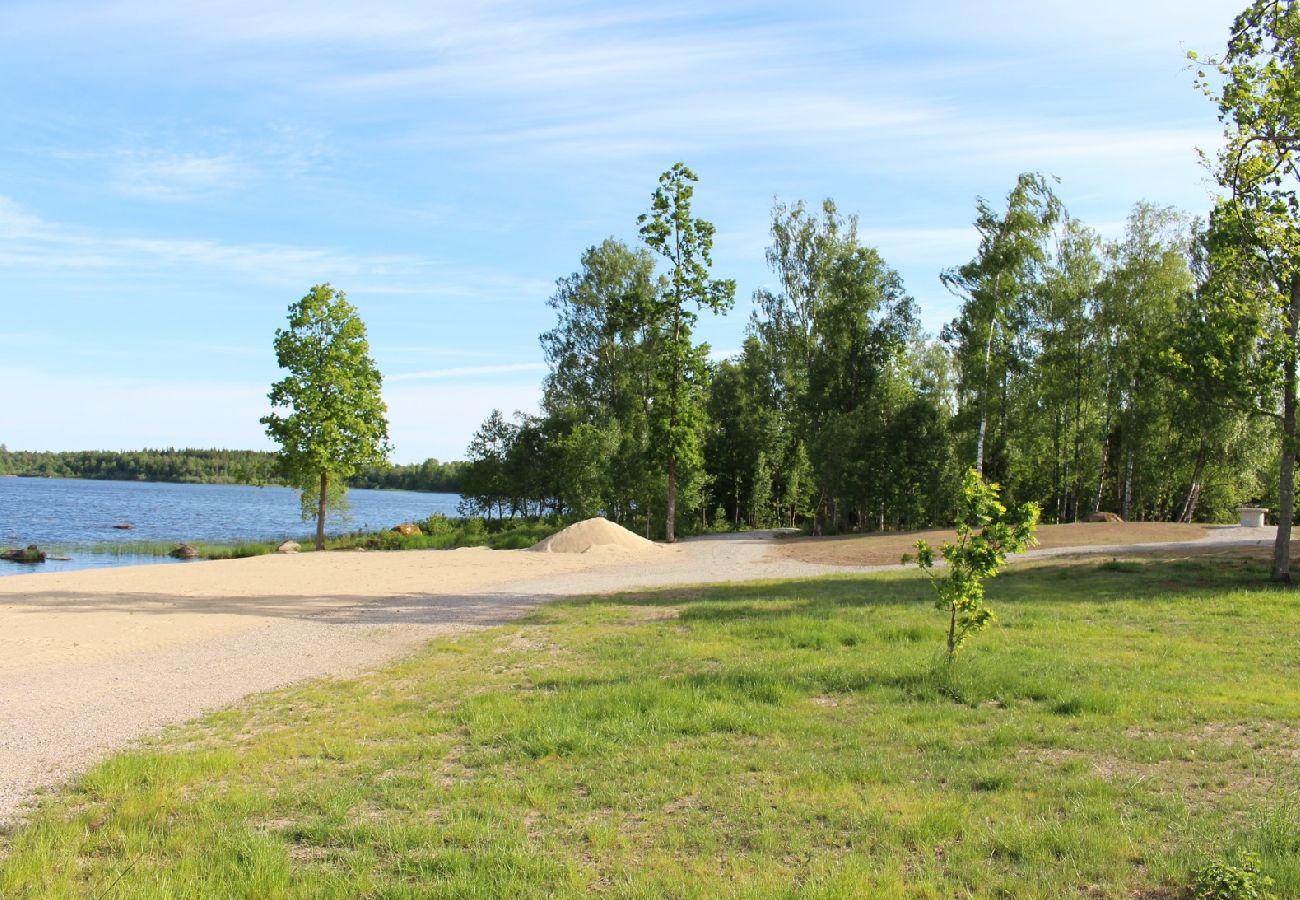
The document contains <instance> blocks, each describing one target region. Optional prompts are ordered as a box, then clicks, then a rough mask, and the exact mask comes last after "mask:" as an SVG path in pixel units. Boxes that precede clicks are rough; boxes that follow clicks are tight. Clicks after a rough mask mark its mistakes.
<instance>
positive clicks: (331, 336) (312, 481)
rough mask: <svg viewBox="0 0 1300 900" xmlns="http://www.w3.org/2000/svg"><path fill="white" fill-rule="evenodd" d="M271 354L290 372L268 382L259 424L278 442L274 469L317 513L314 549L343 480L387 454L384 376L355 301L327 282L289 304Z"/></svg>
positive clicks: (307, 509) (307, 511)
mask: <svg viewBox="0 0 1300 900" xmlns="http://www.w3.org/2000/svg"><path fill="white" fill-rule="evenodd" d="M275 356H276V360H277V361H278V362H279V364H280V368H282V369H286V370H287V371H288V373H289V374H288V375H286V376H285V377H284V378H282V379H281V380H279V381H277V382H276V383H275V384H273V385H271V393H270V399H271V407H272V412H271V413H270V414H269V415H266V416H263V417H262V419H261V422H262V424H263V425H265V426H266V433H267V434H268V435H269V436H270V437H271V438H272V439H273V440H275V441H276V442H277V443H279V445H280V453H279V465H280V468H281V470H282V471H283V472H284V474H285V476H286V477H287V478H288V480H289V481H290V483H292V484H294V485H296V486H297V487H298V488H299V489H300V490H301V491H302V504H303V518H304V519H310V518H313V517H314V518H315V519H316V549H318V550H321V549H324V547H325V514H326V509H327V507H328V506H329V505H330V504H331V502H333V503H334V504H337V503H339V502H341V501H342V500H343V499H344V496H345V493H346V490H347V488H346V483H345V482H346V479H347V478H349V477H350V476H352V475H354V474H356V472H357V471H358V470H360V469H362V468H364V467H366V466H372V465H378V464H381V463H383V462H385V461H386V460H387V458H388V453H389V451H390V447H389V444H388V419H387V412H388V410H387V407H386V406H385V405H384V401H383V397H382V396H381V395H380V388H381V385H382V382H383V378H382V376H381V375H380V374H379V369H378V368H377V367H376V366H375V362H374V360H373V359H371V358H370V346H369V344H368V342H367V341H366V326H365V323H363V322H362V321H361V317H360V316H359V315H358V314H357V310H356V307H354V306H353V305H352V304H350V303H348V301H347V297H346V296H345V295H344V293H343V292H342V291H336V290H334V288H332V287H331V286H330V285H328V284H318V285H316V286H315V287H313V288H312V289H311V290H310V291H309V292H308V293H307V295H306V296H304V297H303V298H302V299H301V300H299V301H298V302H297V303H295V304H293V305H292V306H290V307H289V327H288V328H282V329H277V330H276V332H275ZM280 410H284V411H285V412H284V413H281V412H280Z"/></svg>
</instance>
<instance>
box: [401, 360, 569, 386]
mask: <svg viewBox="0 0 1300 900" xmlns="http://www.w3.org/2000/svg"><path fill="white" fill-rule="evenodd" d="M544 371H546V366H545V365H544V364H542V363H504V364H502V365H496V366H458V367H455V368H448V369H426V370H425V371H423V372H399V373H398V374H396V375H389V376H387V377H386V378H385V380H386V381H390V382H393V381H430V380H435V379H440V378H472V377H482V376H486V375H507V374H516V373H519V372H544Z"/></svg>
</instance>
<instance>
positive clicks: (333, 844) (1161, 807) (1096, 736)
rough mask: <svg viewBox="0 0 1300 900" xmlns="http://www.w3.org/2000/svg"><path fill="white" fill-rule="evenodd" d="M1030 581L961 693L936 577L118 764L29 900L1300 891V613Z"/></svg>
mask: <svg viewBox="0 0 1300 900" xmlns="http://www.w3.org/2000/svg"><path fill="white" fill-rule="evenodd" d="M1265 565H1266V564H1265V563H1264V562H1262V561H1257V560H1250V559H1246V558H1244V557H1235V556H1231V555H1222V556H1218V557H1196V558H1191V559H1184V560H1175V561H1170V560H1160V559H1154V560H1152V559H1148V560H1143V561H1139V562H1118V563H1115V562H1108V563H1103V562H1098V561H1085V562H1074V563H1068V564H1065V563H1062V564H1041V565H1034V566H1022V567H1019V568H1016V569H1013V570H1011V571H1010V572H1008V573H1007V574H1005V575H1003V576H1001V577H999V578H998V579H997V580H995V581H994V582H991V583H990V586H989V587H990V589H989V600H990V604H991V605H992V606H993V608H994V609H995V611H996V613H997V615H998V618H999V624H997V625H995V626H994V627H993V628H992V629H991V630H989V631H988V632H986V633H984V634H981V635H978V636H977V637H976V638H974V639H973V641H972V643H971V645H970V647H969V649H968V650H967V652H966V654H965V655H964V656H963V657H962V658H961V659H960V660H959V661H958V663H957V664H956V665H955V666H954V667H953V668H952V669H951V670H949V669H948V668H947V667H946V666H944V665H943V663H942V662H941V660H940V657H939V653H940V650H941V646H942V642H943V634H944V630H943V629H944V626H945V624H946V619H945V618H944V616H943V615H942V614H941V613H940V612H939V611H937V610H935V609H934V608H933V606H932V604H931V588H930V586H929V585H928V584H927V583H926V582H925V581H924V580H923V579H921V578H919V577H918V576H916V575H914V574H913V573H890V574H888V575H876V576H863V577H852V578H830V579H820V580H815V581H799V582H779V583H765V584H747V585H732V586H723V587H710V588H700V589H689V590H667V591H657V592H652V593H642V594H625V595H617V596H609V597H598V598H589V599H584V600H581V601H574V602H567V603H560V604H553V605H549V606H546V607H544V608H542V609H540V610H539V611H538V612H536V613H535V614H534V615H532V616H531V617H529V618H528V619H525V620H522V621H521V622H520V623H518V624H517V625H513V626H510V627H505V628H496V629H492V630H490V631H484V632H479V633H476V634H472V635H467V636H463V637H460V638H457V639H455V640H446V641H441V642H438V643H435V644H433V645H431V647H430V648H429V649H428V650H427V651H425V652H422V653H420V654H419V655H418V656H416V657H414V658H411V659H409V660H406V661H404V662H402V663H400V664H398V665H396V666H394V667H392V668H389V669H387V670H385V671H383V672H380V673H377V674H374V675H371V676H367V677H364V678H361V679H357V680H351V681H337V682H322V683H315V684H310V685H307V686H304V687H298V688H294V689H290V690H285V691H279V692H276V693H272V694H268V695H264V696H262V697H259V698H257V699H255V700H254V701H252V702H251V703H249V704H247V705H246V706H244V707H241V708H239V709H235V710H231V711H227V712H223V713H220V714H218V715H215V716H212V717H209V718H208V719H206V720H204V721H202V722H200V723H198V724H195V725H190V726H185V727H184V728H180V729H176V730H174V731H173V732H171V733H169V734H168V735H167V736H166V737H165V738H163V739H161V740H160V741H158V742H156V743H155V744H154V745H152V746H150V747H149V748H146V749H144V750H141V751H138V752H132V753H126V754H122V755H119V756H116V757H114V758H112V759H110V760H108V761H107V762H105V763H103V764H101V765H99V766H97V767H96V768H94V769H93V770H92V771H91V772H90V773H88V774H87V775H86V776H85V777H84V778H83V779H82V780H81V781H80V783H79V784H77V785H76V786H75V787H74V788H71V789H69V790H67V791H65V792H64V793H62V794H58V795H54V796H52V797H51V798H50V799H49V801H48V802H47V803H46V804H45V805H44V806H43V808H42V809H41V810H40V811H39V812H38V813H37V814H36V815H34V816H33V818H32V819H31V821H30V822H29V823H28V824H27V825H26V826H24V827H23V828H21V829H19V830H16V831H13V832H11V833H9V834H7V835H5V836H4V837H3V847H4V852H5V853H6V854H7V857H6V859H5V860H4V862H3V863H0V896H4V897H6V898H9V897H23V896H33V897H36V896H39V897H46V896H66V895H90V896H97V897H98V896H110V897H132V898H134V897H179V896H191V895H196V894H198V895H211V896H221V897H240V896H243V897H259V898H261V897H277V896H290V897H292V896H301V897H331V896H335V897H355V896H375V897H415V896H419V897H423V896H447V897H473V896H484V897H487V896H492V897H496V896H554V895H580V894H585V893H590V892H603V893H607V894H609V895H613V896H623V897H647V898H650V897H664V896H690V897H717V896H743V897H751V896H760V897H761V896H774V897H786V896H810V897H862V896H876V897H880V896H919V897H953V896H966V895H975V896H986V895H987V896H1036V897H1038V896H1041V897H1057V896H1071V895H1073V896H1086V897H1098V896H1101V897H1110V896H1117V897H1134V896H1138V897H1181V896H1189V888H1190V885H1192V883H1193V881H1194V873H1195V871H1196V870H1197V869H1198V868H1199V867H1200V866H1202V865H1203V864H1205V863H1206V862H1209V861H1211V860H1232V859H1233V858H1234V857H1233V854H1234V853H1235V852H1236V851H1237V850H1238V849H1240V848H1245V849H1248V850H1251V851H1253V852H1255V853H1257V854H1258V855H1259V858H1260V867H1261V869H1262V870H1263V871H1264V872H1265V873H1267V874H1268V875H1270V876H1271V877H1272V878H1273V879H1274V880H1275V884H1274V887H1273V890H1274V891H1276V892H1277V894H1278V895H1279V896H1283V897H1287V896H1300V812H1298V810H1300V804H1298V803H1297V800H1300V593H1297V592H1293V591H1282V590H1275V589H1272V588H1269V587H1268V586H1266V585H1265V584H1264V582H1263V578H1264V576H1265V573H1266V568H1265Z"/></svg>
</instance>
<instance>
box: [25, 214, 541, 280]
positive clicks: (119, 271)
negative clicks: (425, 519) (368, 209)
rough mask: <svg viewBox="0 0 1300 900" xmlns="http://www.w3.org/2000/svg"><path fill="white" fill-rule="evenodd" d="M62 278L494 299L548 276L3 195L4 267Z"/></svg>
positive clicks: (57, 278)
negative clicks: (88, 225) (130, 231)
mask: <svg viewBox="0 0 1300 900" xmlns="http://www.w3.org/2000/svg"><path fill="white" fill-rule="evenodd" d="M4 268H12V269H14V270H23V271H24V272H25V274H27V275H29V276H31V275H36V276H38V277H47V278H50V279H54V280H56V281H60V282H62V281H65V280H67V279H68V278H69V277H70V276H75V275H76V274H77V273H87V274H92V273H93V274H99V275H103V274H110V275H112V277H113V279H114V283H115V284H116V285H117V286H118V287H126V286H128V285H129V283H130V282H129V280H128V279H131V278H134V279H142V280H148V279H153V278H157V277H160V276H174V277H178V278H185V279H187V280H189V279H192V278H193V277H194V275H195V273H196V272H203V273H206V274H208V275H213V274H216V275H219V276H220V277H222V278H223V279H224V278H229V277H231V276H234V277H235V278H237V279H240V280H243V281H246V282H250V283H256V284H266V285H274V286H276V287H292V288H293V289H295V290H297V289H301V288H302V286H303V285H309V284H314V283H319V282H321V281H330V282H333V283H335V284H339V285H343V286H346V288H347V290H348V291H349V293H352V294H373V295H393V296H421V297H432V298H442V299H451V300H470V299H473V300H497V299H513V298H516V297H519V296H545V295H546V293H547V292H548V291H549V290H550V287H551V286H550V284H549V282H545V281H542V280H537V279H530V278H525V277H520V276H515V275H510V274H507V273H502V272H499V271H496V270H486V269H474V268H468V267H462V266H456V265H451V264H449V263H446V262H444V261H442V260H437V259H432V258H427V257H419V256H412V255H405V254H368V255H367V254H356V253H348V252H346V251H342V250H339V249H337V248H332V247H302V246H294V245H289V244H234V243H228V242H224V241H216V240H207V239H187V238H171V237H168V238H158V237H139V236H134V235H118V234H111V233H109V234H105V233H100V232H95V231H91V230H88V229H82V228H77V227H74V226H65V225H60V224H55V223H51V222H48V221H45V220H42V219H40V218H39V217H37V216H33V215H31V214H30V213H27V212H26V211H24V210H23V209H22V208H21V207H20V206H19V205H18V204H16V203H14V202H13V201H12V200H11V199H8V198H6V197H4V196H0V270H3V269H4Z"/></svg>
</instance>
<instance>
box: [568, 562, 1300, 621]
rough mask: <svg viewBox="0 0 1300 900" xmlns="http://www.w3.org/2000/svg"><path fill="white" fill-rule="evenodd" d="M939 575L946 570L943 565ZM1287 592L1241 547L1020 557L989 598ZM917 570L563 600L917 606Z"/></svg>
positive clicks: (704, 616) (745, 606)
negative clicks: (1177, 552) (1100, 555)
mask: <svg viewBox="0 0 1300 900" xmlns="http://www.w3.org/2000/svg"><path fill="white" fill-rule="evenodd" d="M940 574H942V570H940ZM1278 590H1285V588H1281V587H1279V586H1278V585H1277V584H1275V583H1272V582H1270V581H1269V580H1268V567H1267V563H1266V562H1262V561H1260V560H1258V559H1255V558H1253V557H1251V556H1250V555H1249V554H1247V553H1245V552H1242V551H1235V552H1234V551H1225V552H1223V553H1219V554H1214V555H1194V556H1173V555H1170V556H1168V557H1159V556H1149V555H1144V556H1141V557H1125V558H1124V559H1123V561H1122V562H1121V561H1120V560H1119V559H1118V558H1117V559H1114V560H1108V559H1098V558H1097V557H1079V558H1063V559H1057V560H1053V561H1050V562H1049V561H1042V562H1031V563H1021V564H1017V565H1013V566H1011V567H1009V568H1007V569H1005V570H1004V571H1003V572H1002V574H1000V575H998V576H997V577H996V578H993V579H990V580H989V581H988V582H987V592H988V598H989V601H990V603H992V604H998V603H1002V604H1019V603H1043V602H1049V603H1087V604H1097V603H1116V602H1134V601H1142V600H1152V599H1156V598H1160V597H1168V596H1169V595H1171V594H1172V595H1187V596H1188V597H1195V596H1203V595H1209V594H1220V593H1224V592H1228V591H1249V592H1258V593H1273V592H1276V591H1278ZM934 597H935V594H934V589H933V588H932V587H931V586H930V584H929V583H928V582H927V581H926V580H925V579H924V578H922V577H921V576H920V575H919V574H918V573H916V572H912V571H897V570H895V571H886V572H871V573H863V574H862V575H828V576H823V577H819V578H808V579H793V580H788V581H763V582H745V583H740V584H721V585H695V586H686V587H669V588H655V589H646V590H640V591H627V592H619V593H611V594H603V595H590V596H584V597H578V598H571V599H565V600H561V601H559V603H560V605H569V606H581V605H591V604H597V605H611V606H646V607H655V606H659V607H665V606H667V607H673V606H685V607H687V609H686V610H685V611H684V612H683V613H682V615H681V616H680V617H679V618H680V620H682V621H687V622H689V621H701V622H703V621H709V622H725V621H736V620H752V619H756V618H762V617H767V618H787V617H794V616H808V615H815V614H818V613H821V614H825V613H828V612H830V611H832V610H835V609H844V608H864V607H892V606H913V605H916V604H918V603H929V602H932V601H933V600H934Z"/></svg>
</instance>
